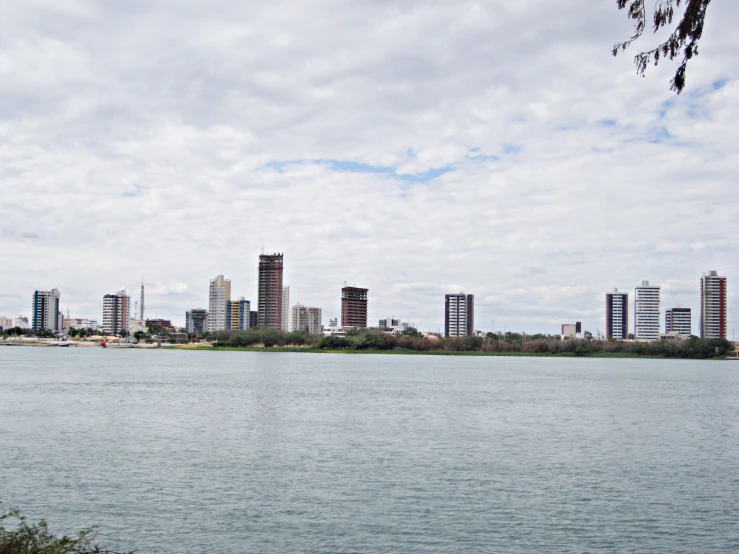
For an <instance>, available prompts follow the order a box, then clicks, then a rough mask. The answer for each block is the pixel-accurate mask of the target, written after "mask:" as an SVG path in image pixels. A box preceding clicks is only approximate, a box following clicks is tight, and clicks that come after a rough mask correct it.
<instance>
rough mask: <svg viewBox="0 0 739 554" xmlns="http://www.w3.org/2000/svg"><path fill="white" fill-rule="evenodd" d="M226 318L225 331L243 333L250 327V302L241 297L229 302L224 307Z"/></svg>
mask: <svg viewBox="0 0 739 554" xmlns="http://www.w3.org/2000/svg"><path fill="white" fill-rule="evenodd" d="M226 312H227V313H228V318H227V321H226V329H227V330H229V331H243V330H245V329H248V328H249V327H250V319H251V317H250V316H251V302H250V301H249V300H245V299H244V297H243V296H242V297H241V298H239V299H238V300H229V301H228V303H227V306H226Z"/></svg>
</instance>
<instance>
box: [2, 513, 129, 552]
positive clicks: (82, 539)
mask: <svg viewBox="0 0 739 554" xmlns="http://www.w3.org/2000/svg"><path fill="white" fill-rule="evenodd" d="M6 525H7V526H8V527H6ZM96 530H97V526H93V527H88V528H86V529H83V530H82V531H80V532H78V533H76V534H74V535H62V536H61V537H59V536H56V535H54V534H52V533H51V532H50V531H49V526H48V525H47V523H46V522H45V521H39V522H38V523H29V522H28V520H27V519H26V518H25V517H24V516H23V515H21V514H20V512H18V510H12V511H10V512H6V513H4V514H0V554H114V553H113V552H112V551H111V550H108V549H106V548H104V547H102V546H100V545H98V544H95V533H96ZM128 554H133V552H129V553H128Z"/></svg>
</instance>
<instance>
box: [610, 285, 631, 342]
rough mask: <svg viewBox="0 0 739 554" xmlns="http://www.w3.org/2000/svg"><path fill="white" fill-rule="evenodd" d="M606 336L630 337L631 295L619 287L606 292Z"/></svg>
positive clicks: (622, 338)
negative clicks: (621, 290)
mask: <svg viewBox="0 0 739 554" xmlns="http://www.w3.org/2000/svg"><path fill="white" fill-rule="evenodd" d="M606 338H607V339H621V340H626V339H627V338H629V295H628V294H626V293H624V292H618V289H613V292H608V293H606Z"/></svg>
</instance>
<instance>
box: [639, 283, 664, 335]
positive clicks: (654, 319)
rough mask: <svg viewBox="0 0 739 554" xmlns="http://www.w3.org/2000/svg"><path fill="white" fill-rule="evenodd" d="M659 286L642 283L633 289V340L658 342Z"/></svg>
mask: <svg viewBox="0 0 739 554" xmlns="http://www.w3.org/2000/svg"><path fill="white" fill-rule="evenodd" d="M659 293H660V288H659V286H650V285H649V281H642V282H641V286H640V287H636V289H634V338H635V339H637V340H659V315H660V309H659Z"/></svg>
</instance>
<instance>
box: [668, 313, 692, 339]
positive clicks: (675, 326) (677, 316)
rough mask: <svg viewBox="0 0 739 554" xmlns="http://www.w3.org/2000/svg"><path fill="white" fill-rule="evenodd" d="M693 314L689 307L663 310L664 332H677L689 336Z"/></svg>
mask: <svg viewBox="0 0 739 554" xmlns="http://www.w3.org/2000/svg"><path fill="white" fill-rule="evenodd" d="M692 323H693V314H692V313H691V311H690V308H670V309H669V310H665V333H678V334H679V335H685V336H686V337H689V336H690V335H691V334H692V332H693V331H692Z"/></svg>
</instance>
